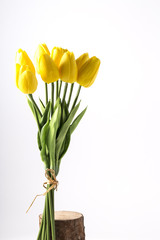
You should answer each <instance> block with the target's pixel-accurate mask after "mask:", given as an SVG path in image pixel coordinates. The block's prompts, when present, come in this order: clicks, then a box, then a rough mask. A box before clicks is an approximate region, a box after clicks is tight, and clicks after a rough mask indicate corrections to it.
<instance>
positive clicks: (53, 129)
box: [47, 103, 61, 169]
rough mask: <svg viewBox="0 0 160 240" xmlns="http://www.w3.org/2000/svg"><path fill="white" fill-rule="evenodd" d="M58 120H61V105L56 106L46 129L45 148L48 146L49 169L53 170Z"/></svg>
mask: <svg viewBox="0 0 160 240" xmlns="http://www.w3.org/2000/svg"><path fill="white" fill-rule="evenodd" d="M60 119H61V105H60V103H59V105H57V107H56V109H55V111H54V113H53V115H52V118H51V121H50V123H49V127H48V129H49V130H48V137H47V146H48V151H49V154H50V159H51V166H50V167H51V168H53V169H55V167H56V166H55V144H56V134H57V130H58V128H59V125H60Z"/></svg>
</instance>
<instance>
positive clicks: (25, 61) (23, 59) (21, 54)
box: [16, 49, 35, 74]
mask: <svg viewBox="0 0 160 240" xmlns="http://www.w3.org/2000/svg"><path fill="white" fill-rule="evenodd" d="M16 63H18V64H20V65H28V66H29V67H30V69H31V71H32V72H33V73H34V74H35V68H34V65H33V63H32V61H31V59H30V58H29V56H28V54H27V53H26V52H25V51H23V50H22V49H19V50H18V51H17V53H16Z"/></svg>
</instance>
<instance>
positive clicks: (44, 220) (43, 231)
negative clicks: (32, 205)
mask: <svg viewBox="0 0 160 240" xmlns="http://www.w3.org/2000/svg"><path fill="white" fill-rule="evenodd" d="M46 205H47V199H45V208H44V213H43V217H42V221H43V225H42V234H41V238H40V239H44V236H45V231H46Z"/></svg>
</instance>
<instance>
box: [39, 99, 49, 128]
mask: <svg viewBox="0 0 160 240" xmlns="http://www.w3.org/2000/svg"><path fill="white" fill-rule="evenodd" d="M50 111H51V102H50V101H49V102H48V104H47V106H46V108H45V111H44V113H43V116H42V119H41V122H40V126H41V127H43V125H44V124H45V123H46V122H47V120H48V119H49V117H50Z"/></svg>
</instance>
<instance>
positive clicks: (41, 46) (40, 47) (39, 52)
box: [34, 43, 50, 74]
mask: <svg viewBox="0 0 160 240" xmlns="http://www.w3.org/2000/svg"><path fill="white" fill-rule="evenodd" d="M43 54H48V55H50V52H49V50H48V47H47V45H46V44H45V43H43V44H39V45H38V48H37V50H36V52H35V55H34V61H35V66H36V71H37V73H38V74H39V59H40V57H41V56H42V55H43Z"/></svg>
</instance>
